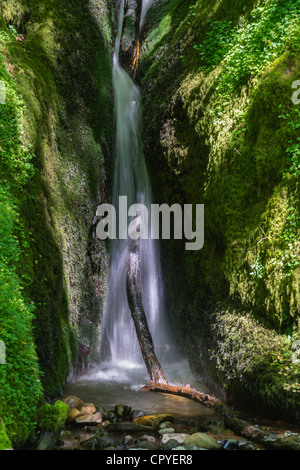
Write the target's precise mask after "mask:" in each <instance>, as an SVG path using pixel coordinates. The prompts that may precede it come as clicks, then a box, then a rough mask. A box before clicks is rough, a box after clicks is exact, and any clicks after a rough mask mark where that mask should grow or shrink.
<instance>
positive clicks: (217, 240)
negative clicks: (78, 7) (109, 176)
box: [138, 0, 300, 415]
mask: <svg viewBox="0 0 300 470" xmlns="http://www.w3.org/2000/svg"><path fill="white" fill-rule="evenodd" d="M260 5H261V3H260V2H248V1H241V2H231V3H230V5H229V3H228V2H225V1H220V0H214V1H213V2H210V4H209V8H208V3H207V2H206V1H205V0H198V1H195V2H194V3H193V5H190V4H188V3H185V2H181V1H176V0H174V1H173V2H167V1H166V2H164V1H162V2H160V4H159V6H158V5H157V6H155V5H154V7H153V8H152V9H151V11H150V13H149V23H148V25H147V27H148V29H147V30H148V31H149V32H148V33H147V35H146V37H145V40H144V48H143V51H142V53H141V56H140V62H139V71H138V76H139V80H140V81H141V83H142V90H143V93H142V96H143V109H144V149H145V156H146V159H147V163H148V167H149V170H150V174H151V179H152V185H153V193H154V199H155V202H156V203H160V204H162V203H168V204H169V205H172V204H174V203H180V204H194V205H195V204H204V206H205V243H204V248H203V249H202V250H201V251H199V252H193V253H188V252H185V250H184V243H181V241H174V242H172V241H168V242H167V241H164V242H162V259H163V267H164V274H165V280H166V286H167V289H166V291H167V295H168V301H169V305H170V312H171V315H172V320H173V323H174V325H175V330H176V332H177V335H178V338H179V340H180V341H181V343H182V345H183V346H184V348H185V350H186V351H187V353H188V355H189V358H190V360H191V363H192V365H193V369H194V371H195V372H196V373H197V374H198V375H199V376H200V377H201V379H202V380H204V381H206V380H208V381H209V383H210V385H214V386H215V388H216V390H218V391H219V392H220V393H223V396H225V397H227V398H229V397H230V398H233V397H237V395H239V397H240V398H241V402H243V401H244V402H245V403H246V402H247V399H249V396H251V397H252V402H251V403H254V404H255V403H256V404H258V403H260V405H261V404H262V402H264V403H265V404H267V406H269V405H270V406H273V407H274V408H273V409H276V407H279V408H280V409H281V410H282V412H283V413H285V412H286V411H287V410H289V409H290V414H291V415H292V414H293V412H292V411H291V410H292V409H293V410H296V409H297V406H299V393H298V392H296V390H298V387H299V382H300V381H299V375H298V376H297V370H296V368H295V367H294V365H293V364H292V362H291V356H292V353H293V350H292V348H291V345H292V344H293V341H296V340H298V339H299V334H300V330H299V325H298V320H299V306H300V303H299V301H300V295H299V294H300V293H299V285H300V283H299V276H300V271H299V259H298V258H299V239H300V233H299V220H300V218H299V217H300V206H299V182H298V172H299V162H298V163H297V161H298V160H297V158H299V152H300V149H299V140H298V137H299V133H298V131H299V129H298V124H297V122H299V105H295V104H293V102H292V93H293V88H292V85H293V83H294V81H295V80H297V79H298V78H299V71H300V55H299V47H298V44H299V42H298V41H297V40H296V39H295V38H294V40H290V38H289V34H288V33H287V30H286V29H285V28H283V29H282V28H281V22H282V21H283V22H284V21H285V19H286V18H287V15H288V17H289V21H288V23H289V24H294V25H295V30H296V31H297V34H298V31H299V24H298V20H297V13H296V9H297V7H296V4H295V2H292V1H288V2H287V3H286V4H285V6H284V7H283V5H282V4H281V2H279V1H278V2H277V1H274V2H271V3H270V4H268V5H267V6H266V8H264V9H263V10H262V9H259V8H258V9H257V7H258V6H260ZM241 18H242V20H241ZM241 21H242V22H241ZM294 22H295V23H294ZM296 23H297V24H296ZM241 25H242V26H241ZM269 26H270V28H269ZM259 30H260V31H264V32H265V33H264V34H263V37H264V38H266V37H268V35H269V33H270V31H271V30H272V34H274V37H273V39H271V38H270V42H269V44H271V43H272V42H273V40H274V38H275V37H276V41H275V42H276V44H274V45H273V47H272V50H273V53H272V54H271V55H269V54H268V51H267V49H266V48H265V47H266V46H265V44H261V38H260V33H259ZM240 44H243V45H244V46H245V47H241V49H240V50H238V48H239V45H240ZM255 44H260V46H261V47H257V48H255V47H254V46H255ZM252 46H253V47H252ZM253 64H256V66H257V69H256V70H254V69H251V67H252V66H253ZM249 71H250V74H249V73H248V72H249ZM244 72H245V73H244ZM297 165H298V166H297ZM297 168H298V169H297ZM182 279H184V283H183V282H182ZM216 312H219V313H220V318H222V319H219V322H218V321H217V322H215V319H216ZM228 312H230V314H229V315H227V314H228ZM233 312H234V313H233ZM230 315H232V321H231V320H229V317H230ZM245 316H246V318H247V320H245ZM248 321H249V324H248V327H249V330H248V332H249V336H248V338H247V336H245V339H244V342H245V347H244V345H242V346H241V345H240V344H239V340H238V335H237V334H236V333H237V331H236V330H235V323H236V324H240V322H242V323H243V325H244V327H245V328H246V323H247V322H248ZM223 322H224V323H223ZM250 325H252V327H251V326H250ZM219 327H220V328H221V330H222V332H223V333H222V334H220V336H218V334H219V333H220V330H219ZM251 328H253V330H251ZM270 330H271V332H272V334H271V335H270V334H269V332H270ZM251 333H253V334H251ZM273 333H274V335H275V337H276V340H275V341H274V343H273V344H270V341H269V340H270V338H271V337H273ZM258 337H259V340H258ZM217 338H219V340H220V341H223V343H222V344H221V345H220V347H218V345H217ZM220 338H222V339H220ZM289 338H292V341H291V342H290V343H289V341H290V340H289ZM252 340H253V342H252ZM288 343H289V344H288ZM247 344H248V346H249V351H250V350H251V353H249V354H250V355H249V363H248V364H247V367H248V366H249V369H247V370H248V372H247V373H246V374H242V376H239V375H238V374H236V371H237V369H239V366H240V365H241V364H242V363H243V361H244V358H245V356H244V353H245V348H246V349H247ZM276 344H277V345H280V346H278V347H277V346H276ZM264 345H265V349H264ZM215 347H216V348H217V350H216V349H214V348H215ZM222 347H223V350H222ZM230 347H232V348H234V351H235V353H236V354H235V355H234V354H230V355H229V356H228V351H229V350H230ZM239 349H240V352H239ZM280 349H281V350H282V351H285V353H286V354H287V356H286V358H287V359H286V363H285V364H284V360H281V359H278V357H280V356H278V354H279V351H280ZM262 350H264V354H263V356H262V357H264V358H265V360H266V364H267V365H266V369H265V370H268V372H267V373H264V366H263V365H262V363H260V365H258V362H259V361H257V358H258V357H260V352H261V351H262ZM212 354H216V356H217V360H216V362H215V361H214V360H212V358H211V356H212ZM199 358H201V359H200V360H199ZM242 358H243V359H242ZM288 358H289V359H288ZM238 364H239V365H238ZM285 366H286V367H288V372H287V377H286V380H285V379H283V377H284V374H285V369H284V367H285ZM230 368H231V371H232V373H233V375H234V377H233V376H232V377H231V378H230V379H229V377H227V378H228V380H227V379H226V378H224V375H223V373H224V370H225V369H226V370H227V371H229V370H230ZM272 369H273V372H272ZM234 371H235V372H234ZM279 371H280V373H279ZM267 382H269V383H270V386H269V388H267V386H266V384H267ZM258 384H260V385H258ZM291 387H293V390H295V391H294V392H292V391H291V390H292V389H291ZM243 391H244V392H245V394H244V400H243V398H242V395H243ZM246 396H247V399H245V397H246ZM249 403H250V401H249Z"/></svg>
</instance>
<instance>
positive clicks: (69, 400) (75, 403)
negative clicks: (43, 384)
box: [61, 395, 83, 410]
mask: <svg viewBox="0 0 300 470" xmlns="http://www.w3.org/2000/svg"><path fill="white" fill-rule="evenodd" d="M61 401H63V402H64V403H66V405H68V407H69V408H70V410H71V408H77V409H78V408H79V407H80V406H81V405H82V404H83V400H81V399H80V398H78V397H75V395H68V396H67V397H64V398H62V399H61Z"/></svg>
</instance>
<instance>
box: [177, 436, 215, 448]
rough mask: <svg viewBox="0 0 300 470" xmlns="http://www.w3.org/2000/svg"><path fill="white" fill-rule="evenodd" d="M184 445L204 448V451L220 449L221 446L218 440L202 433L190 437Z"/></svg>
mask: <svg viewBox="0 0 300 470" xmlns="http://www.w3.org/2000/svg"><path fill="white" fill-rule="evenodd" d="M184 445H187V446H188V445H191V446H196V447H202V448H203V449H209V450H216V449H220V445H219V443H218V441H217V440H216V439H214V438H213V437H211V436H208V435H207V434H204V433H202V432H196V433H195V434H192V435H190V436H188V437H187V438H186V439H185V441H184Z"/></svg>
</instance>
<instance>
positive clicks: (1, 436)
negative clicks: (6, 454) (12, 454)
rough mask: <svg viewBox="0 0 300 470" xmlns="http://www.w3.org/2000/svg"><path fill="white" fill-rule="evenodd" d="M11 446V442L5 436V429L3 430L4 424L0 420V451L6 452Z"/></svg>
mask: <svg viewBox="0 0 300 470" xmlns="http://www.w3.org/2000/svg"><path fill="white" fill-rule="evenodd" d="M11 448H12V445H11V442H10V440H9V438H8V436H7V433H6V429H5V424H4V422H3V421H2V420H1V419H0V450H7V449H11Z"/></svg>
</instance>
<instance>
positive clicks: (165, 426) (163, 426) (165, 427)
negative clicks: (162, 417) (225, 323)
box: [159, 421, 172, 429]
mask: <svg viewBox="0 0 300 470" xmlns="http://www.w3.org/2000/svg"><path fill="white" fill-rule="evenodd" d="M159 427H160V429H167V428H171V427H172V423H171V422H170V421H165V422H163V423H161V424H160V425H159Z"/></svg>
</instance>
